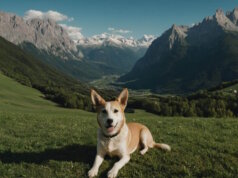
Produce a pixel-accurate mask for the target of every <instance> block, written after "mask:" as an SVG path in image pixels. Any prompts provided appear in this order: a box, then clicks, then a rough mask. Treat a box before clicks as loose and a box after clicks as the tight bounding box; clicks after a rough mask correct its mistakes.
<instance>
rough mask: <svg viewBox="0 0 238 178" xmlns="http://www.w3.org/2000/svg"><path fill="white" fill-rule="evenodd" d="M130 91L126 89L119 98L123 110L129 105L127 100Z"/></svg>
mask: <svg viewBox="0 0 238 178" xmlns="http://www.w3.org/2000/svg"><path fill="white" fill-rule="evenodd" d="M128 95H129V93H128V89H127V88H124V89H123V90H122V92H121V93H120V95H119V96H118V98H117V100H118V101H119V103H120V105H121V106H122V109H123V110H124V109H125V108H126V105H127V100H128Z"/></svg>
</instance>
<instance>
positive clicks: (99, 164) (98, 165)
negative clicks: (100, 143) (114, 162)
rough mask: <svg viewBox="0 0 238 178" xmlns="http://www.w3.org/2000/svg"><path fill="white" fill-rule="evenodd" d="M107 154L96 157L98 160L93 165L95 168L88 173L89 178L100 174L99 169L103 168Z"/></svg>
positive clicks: (99, 154) (98, 154) (101, 153)
mask: <svg viewBox="0 0 238 178" xmlns="http://www.w3.org/2000/svg"><path fill="white" fill-rule="evenodd" d="M104 156H105V153H103V152H99V153H97V155H96V158H95V160H94V163H93V167H92V168H91V169H90V170H89V171H88V177H90V178H91V177H94V176H96V175H97V174H98V169H99V167H100V166H101V164H102V162H103V160H104Z"/></svg>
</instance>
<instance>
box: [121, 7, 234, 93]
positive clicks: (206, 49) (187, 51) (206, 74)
mask: <svg viewBox="0 0 238 178" xmlns="http://www.w3.org/2000/svg"><path fill="white" fill-rule="evenodd" d="M236 12H237V9H234V10H233V11H232V12H227V14H228V15H229V16H228V15H225V14H224V12H223V11H222V10H221V9H218V10H217V11H216V13H215V14H214V15H213V16H210V17H206V18H204V19H203V21H202V22H200V23H197V24H195V25H194V26H192V27H185V26H176V25H172V27H171V28H170V29H168V30H166V31H165V32H164V33H163V34H162V35H161V36H160V37H158V38H157V39H156V40H154V41H153V42H152V44H151V46H150V47H149V48H148V50H147V52H146V53H145V55H144V56H143V57H142V58H141V59H139V60H138V61H137V62H136V64H135V66H134V67H133V69H132V70H131V71H130V72H129V73H127V74H126V75H124V76H122V77H121V78H120V79H119V81H120V82H124V83H125V86H127V87H131V88H134V89H152V90H154V91H157V92H172V93H181V92H182V93H183V92H193V91H196V90H199V89H207V88H210V87H214V86H215V85H218V84H219V83H221V82H223V81H230V80H234V79H235V78H236V77H237V78H238V70H237V69H238V60H235V59H236V57H238V54H237V53H236V50H238V49H237V48H236V46H235V44H237V43H238V38H237V37H238V26H237V25H236V24H234V23H233V22H232V21H231V20H230V18H231V17H233V16H236ZM232 14H233V15H232ZM227 16H228V17H227ZM231 19H233V21H234V22H236V21H235V20H234V18H231ZM233 45H234V46H233ZM228 49H229V50H230V51H229V53H228V52H227V51H228ZM236 67H237V68H236Z"/></svg>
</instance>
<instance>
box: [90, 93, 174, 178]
mask: <svg viewBox="0 0 238 178" xmlns="http://www.w3.org/2000/svg"><path fill="white" fill-rule="evenodd" d="M91 100H92V103H93V105H94V107H95V109H96V111H97V122H98V125H99V129H98V133H97V154H96V158H95V161H94V164H93V166H92V168H91V169H90V170H89V172H88V176H89V177H90V178H91V177H94V176H97V174H98V169H99V167H100V165H101V164H102V162H103V160H104V156H105V155H109V156H111V157H112V156H118V157H119V158H120V160H119V161H118V162H116V163H115V164H114V165H113V167H112V169H111V170H110V171H109V172H108V174H107V176H108V178H114V177H116V176H117V174H118V171H119V170H120V169H121V168H122V167H123V166H124V165H125V164H126V163H128V162H129V160H130V154H132V153H133V152H134V151H135V150H136V149H138V148H141V150H140V153H141V154H142V155H144V154H145V153H146V152H147V151H148V149H149V148H154V147H156V148H160V149H163V150H166V151H170V150H171V148H170V146H169V145H167V144H163V143H156V142H155V141H154V140H153V137H152V134H151V132H150V131H149V129H148V128H147V127H146V126H144V125H142V124H139V123H126V118H125V114H124V111H125V108H126V105H127V100H128V90H127V89H123V91H122V92H121V93H120V95H119V96H118V98H117V99H116V100H114V101H105V100H104V99H103V98H102V97H101V96H100V95H99V94H98V93H97V92H96V91H95V90H91Z"/></svg>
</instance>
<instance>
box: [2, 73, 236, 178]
mask: <svg viewBox="0 0 238 178" xmlns="http://www.w3.org/2000/svg"><path fill="white" fill-rule="evenodd" d="M0 84H1V85H0V140H1V142H0V177H85V176H86V174H87V171H88V169H89V168H90V166H91V165H92V162H93V159H94V155H95V144H96V127H97V123H96V120H95V114H94V113H88V112H85V111H81V110H69V109H63V108H59V107H56V105H55V104H54V103H52V102H50V101H47V100H44V99H42V94H41V93H40V92H38V91H37V90H34V89H32V88H27V87H25V86H22V85H20V84H18V83H17V82H15V81H13V80H12V79H9V78H7V77H5V76H3V75H1V74H0ZM127 118H128V120H129V121H132V120H133V121H138V122H141V123H144V124H146V125H147V126H148V127H149V128H150V129H151V131H152V133H153V135H154V138H155V140H157V141H158V142H165V143H168V144H170V145H171V146H172V151H171V152H170V153H164V152H162V151H160V150H156V149H154V150H150V151H149V152H148V153H147V154H146V155H145V156H141V155H139V154H138V152H136V153H134V154H133V155H132V159H131V161H130V162H129V163H128V164H127V165H126V166H125V167H124V168H123V169H122V170H121V171H120V172H119V177H192V176H196V177H206V176H209V177H222V176H224V177H235V176H236V175H237V174H238V152H237V145H238V139H237V138H238V120H237V119H213V118H210V119H202V118H192V119H189V118H170V117H166V118H164V117H158V116H156V115H152V114H149V113H145V112H144V111H140V110H137V111H136V114H127ZM115 160H116V159H107V160H106V161H105V162H104V163H103V165H102V167H101V168H100V172H99V174H100V177H105V175H106V172H107V171H108V170H109V169H110V168H111V166H112V165H113V163H114V162H115Z"/></svg>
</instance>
